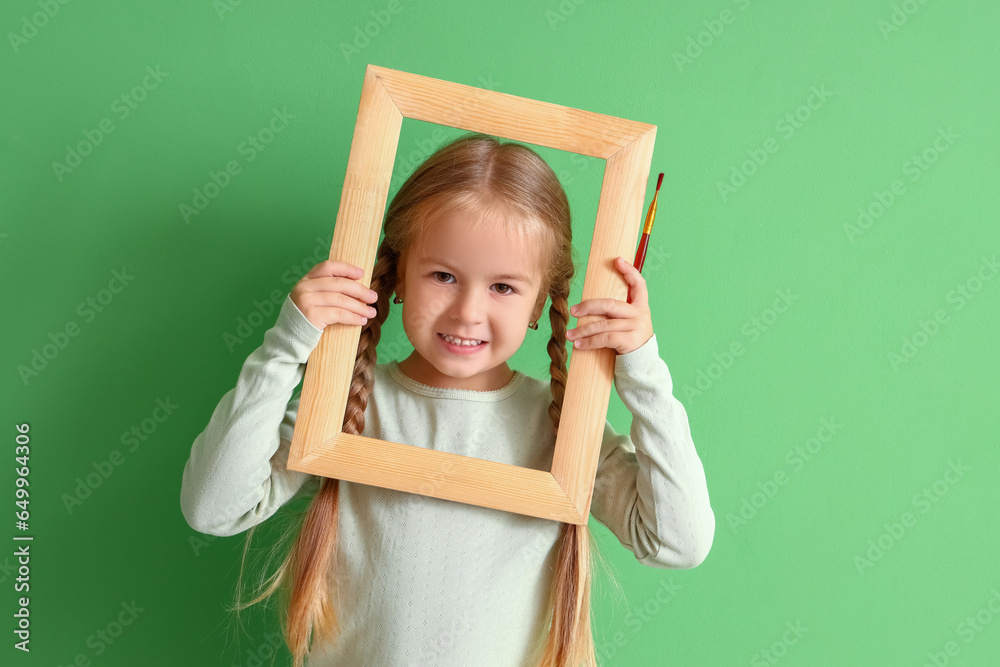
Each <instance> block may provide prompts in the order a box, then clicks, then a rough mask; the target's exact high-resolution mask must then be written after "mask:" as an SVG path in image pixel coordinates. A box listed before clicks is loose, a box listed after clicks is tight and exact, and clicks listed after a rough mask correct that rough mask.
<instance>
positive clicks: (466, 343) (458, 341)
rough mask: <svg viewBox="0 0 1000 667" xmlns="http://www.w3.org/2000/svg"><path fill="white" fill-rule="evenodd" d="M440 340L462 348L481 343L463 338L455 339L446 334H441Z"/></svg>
mask: <svg viewBox="0 0 1000 667" xmlns="http://www.w3.org/2000/svg"><path fill="white" fill-rule="evenodd" d="M441 337H442V338H444V339H445V340H446V341H448V342H449V343H451V344H452V345H462V346H464V347H471V346H473V345H479V344H480V343H482V342H483V341H481V340H465V339H463V338H455V337H454V336H449V335H448V334H442V335H441Z"/></svg>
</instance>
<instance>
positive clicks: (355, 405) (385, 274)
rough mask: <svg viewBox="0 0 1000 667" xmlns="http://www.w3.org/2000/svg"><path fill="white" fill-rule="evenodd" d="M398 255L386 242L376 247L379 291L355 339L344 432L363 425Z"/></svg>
mask: <svg viewBox="0 0 1000 667" xmlns="http://www.w3.org/2000/svg"><path fill="white" fill-rule="evenodd" d="M398 257H399V255H398V253H396V252H395V251H393V250H392V249H390V248H389V246H388V244H386V242H385V241H383V242H382V244H381V245H380V246H379V249H378V261H376V263H375V268H374V269H373V270H372V282H371V289H372V290H374V291H375V292H376V293H377V294H378V301H376V302H375V310H376V311H378V312H377V313H376V315H375V317H374V319H371V320H368V323H367V324H365V326H364V327H363V328H362V329H361V337H360V338H359V339H358V356H357V358H356V359H355V361H354V378H353V379H352V380H351V391H350V393H349V394H348V399H347V409H346V410H345V411H344V427H343V431H344V433H351V434H354V435H359V434H360V433H361V431H363V430H364V428H365V408H367V407H368V396H369V395H371V391H372V385H373V384H374V383H375V374H374V368H375V362H376V360H377V355H376V347H377V346H378V341H379V339H380V338H381V337H382V324H383V323H384V322H385V318H386V317H387V316H388V315H389V297H390V296H392V292H393V290H394V289H395V288H396V260H397V259H398Z"/></svg>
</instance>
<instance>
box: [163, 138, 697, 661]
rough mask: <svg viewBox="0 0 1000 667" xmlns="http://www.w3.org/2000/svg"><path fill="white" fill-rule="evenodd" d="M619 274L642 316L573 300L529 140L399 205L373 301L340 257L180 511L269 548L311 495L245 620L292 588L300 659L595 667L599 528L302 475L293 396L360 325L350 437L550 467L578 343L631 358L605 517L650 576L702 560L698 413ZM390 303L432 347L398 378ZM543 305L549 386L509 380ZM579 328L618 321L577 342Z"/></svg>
mask: <svg viewBox="0 0 1000 667" xmlns="http://www.w3.org/2000/svg"><path fill="white" fill-rule="evenodd" d="M615 265H616V267H617V269H618V270H619V271H620V272H621V274H622V276H623V278H624V280H625V281H626V283H627V284H628V285H629V288H630V291H631V295H632V301H631V302H630V303H626V302H623V301H617V300H612V299H593V300H589V301H585V302H583V303H581V304H578V305H576V306H574V307H573V308H569V307H568V303H567V298H568V295H569V290H570V284H571V281H572V278H573V273H574V267H573V262H572V246H571V228H570V211H569V204H568V202H567V199H566V195H565V193H564V191H563V189H562V187H561V186H560V185H559V182H558V180H557V178H556V176H555V174H554V173H553V172H552V170H551V169H550V168H549V167H548V165H547V164H546V163H545V162H544V161H543V160H542V159H541V158H540V157H539V156H538V155H537V154H536V153H535V152H534V151H532V150H531V149H529V148H527V147H526V146H522V145H520V144H516V143H501V142H499V141H497V140H496V139H494V138H491V137H487V136H484V135H467V136H465V137H462V138H460V139H458V140H456V141H454V142H452V143H450V144H448V145H447V146H444V147H443V148H441V149H440V150H438V152H436V153H435V154H434V155H432V156H431V157H430V158H428V160H427V161H426V162H425V163H424V164H422V165H421V166H420V167H418V168H417V170H416V171H415V172H414V173H413V174H412V175H411V176H410V178H409V179H408V180H407V181H406V183H404V184H403V186H402V187H401V188H400V190H399V192H398V194H397V195H396V196H395V197H394V199H393V200H392V202H391V203H390V205H389V208H388V210H387V212H386V219H385V237H384V240H383V241H382V243H381V245H380V247H379V250H378V260H377V262H376V264H375V268H374V270H373V273H372V281H371V289H369V288H368V287H365V286H364V285H362V284H361V283H360V282H358V280H359V279H360V278H361V277H362V273H363V272H362V271H361V269H359V268H357V267H354V266H350V265H347V264H344V263H341V262H336V261H329V260H328V261H324V262H321V263H320V264H318V265H316V267H315V268H313V269H312V270H311V271H309V272H308V273H307V274H306V275H305V276H304V277H303V278H302V279H301V280H300V281H299V282H298V283H297V284H296V285H295V287H294V288H293V289H292V291H291V294H290V295H289V297H288V298H286V300H285V302H284V304H283V305H282V307H281V311H280V313H279V315H278V318H277V322H276V323H275V325H274V327H273V328H272V329H270V330H269V331H268V332H267V333H266V334H265V335H264V342H263V344H262V345H261V347H260V348H258V349H257V350H255V351H254V352H253V353H252V354H251V355H250V356H249V358H248V359H247V360H246V362H245V364H244V365H243V369H242V371H241V373H240V376H239V379H238V380H237V384H236V387H235V389H233V390H231V391H230V392H228V393H227V394H226V395H225V396H223V398H222V401H221V402H220V403H219V406H218V407H217V408H216V409H215V412H214V413H213V414H212V418H211V420H210V421H209V424H208V426H207V428H206V429H205V431H204V432H202V433H201V434H200V435H199V436H198V438H197V439H196V440H195V442H194V445H193V446H192V449H191V457H190V459H189V460H188V462H187V465H186V467H185V469H184V477H183V485H182V489H181V507H182V510H183V512H184V516H185V518H186V519H187V521H188V523H189V524H190V525H191V526H192V527H193V528H194V529H195V530H198V531H201V532H204V533H209V534H213V535H235V534H237V533H240V532H242V531H244V530H247V529H248V528H249V529H251V531H250V534H251V535H252V533H253V530H252V528H253V527H254V526H256V525H257V524H259V523H260V522H262V521H264V520H265V519H267V518H268V517H270V516H271V515H272V514H274V513H275V512H276V511H277V510H278V509H279V508H281V507H282V505H284V504H285V503H287V502H289V501H290V500H291V499H293V497H299V496H306V497H312V500H311V503H310V505H309V509H308V511H307V512H306V514H305V517H304V519H303V522H302V526H301V529H300V530H299V533H298V537H297V539H296V541H295V543H294V545H293V546H292V548H291V551H290V553H289V554H288V556H287V559H286V560H285V562H284V564H283V565H282V566H281V568H280V569H278V571H277V572H275V573H274V575H273V576H272V577H271V578H270V580H269V582H267V584H265V590H264V591H263V592H262V593H261V595H259V596H258V597H257V598H256V599H254V600H252V601H250V602H249V603H248V604H246V605H238V608H243V607H245V606H249V605H250V604H254V603H256V602H258V601H260V600H262V599H265V598H266V597H268V596H270V595H271V594H272V593H274V592H275V591H276V590H278V589H279V587H281V586H282V585H284V586H285V588H283V589H282V590H285V591H286V592H287V614H286V615H285V619H284V632H285V640H286V642H287V643H288V646H289V650H290V651H291V653H292V655H293V656H294V659H295V666H296V667H299V666H300V665H302V663H303V660H304V659H305V658H308V662H307V664H308V665H310V666H311V667H334V666H337V667H409V666H413V667H417V666H425V665H435V666H454V667H470V666H479V665H483V666H490V667H522V666H525V665H530V666H535V665H542V666H545V667H577V666H578V665H581V664H583V665H594V664H595V653H594V643H593V637H592V633H591V627H590V599H589V598H590V567H589V554H590V537H589V532H588V530H587V526H586V525H582V526H578V525H572V524H560V523H557V522H554V521H551V520H547V519H539V518H534V517H528V516H524V515H518V514H513V513H509V512H504V511H501V510H495V509H488V508H483V507H478V506H473V505H466V504H463V503H456V502H451V501H447V500H441V499H437V498H433V497H429V496H420V495H415V494H408V493H404V492H400V491H394V490H390V489H383V488H379V487H374V486H368V485H363V484H355V483H351V482H345V481H338V480H334V479H329V478H323V477H318V476H315V475H309V474H306V473H300V472H296V471H291V470H287V469H286V464H287V459H288V449H289V445H290V442H291V439H292V432H293V428H294V426H295V416H296V413H297V409H298V404H299V398H298V397H295V398H292V392H293V391H294V390H295V388H296V386H297V385H298V383H299V382H300V381H301V379H302V377H303V373H304V364H305V363H306V361H307V360H308V358H309V354H310V352H311V351H312V350H313V348H314V347H315V346H316V345H317V343H318V342H319V339H320V337H321V335H322V333H323V330H324V328H325V327H326V326H328V325H330V324H347V325H355V326H357V325H360V326H362V327H363V328H362V331H361V339H360V343H359V346H358V356H357V361H356V365H355V370H354V381H353V383H352V387H351V396H350V398H349V400H348V407H347V414H346V416H345V420H344V431H345V432H349V433H359V434H361V435H364V436H366V437H373V438H378V439H381V440H387V441H393V442H401V443H406V444H410V445H416V446H421V447H427V448H431V449H438V450H444V451H450V452H453V453H456V454H462V455H465V456H471V457H475V458H480V459H486V460H490V461H497V462H501V463H508V464H511V465H516V466H521V467H526V468H534V469H540V470H548V469H550V467H551V464H552V454H553V451H554V445H555V433H556V429H557V428H558V426H559V415H560V410H561V406H562V399H563V393H564V389H565V382H566V367H567V357H568V355H567V349H566V346H567V340H569V341H571V342H572V344H573V346H574V347H575V348H577V349H588V348H600V347H606V348H613V349H614V350H615V351H616V352H617V357H616V361H615V386H616V389H617V392H618V395H619V396H620V397H621V399H622V401H623V403H624V404H625V406H626V407H627V408H628V409H629V411H630V412H631V413H632V427H631V432H630V436H626V435H623V434H622V435H619V434H617V433H616V432H615V431H614V430H613V429H612V428H611V426H610V425H606V427H605V432H604V440H603V444H602V448H601V453H600V458H599V464H598V469H597V478H596V483H595V487H594V493H593V500H592V504H591V513H592V514H593V516H594V518H595V519H597V520H598V521H599V522H601V523H602V524H603V525H605V526H607V527H608V528H609V529H610V530H611V532H612V533H614V535H615V536H617V538H618V539H619V540H620V541H621V543H622V545H624V546H625V548H627V549H629V550H630V551H632V552H633V553H634V554H635V556H636V558H637V559H638V560H639V562H640V563H643V564H645V565H649V566H652V567H660V568H688V567H695V566H696V565H698V564H700V563H701V562H702V561H703V560H704V559H705V556H706V555H707V553H708V550H709V549H710V547H711V545H712V540H713V536H714V531H715V516H714V514H713V512H712V509H711V506H710V504H709V498H708V489H707V486H706V482H705V473H704V470H703V468H702V464H701V460H700V459H699V458H698V454H697V452H696V451H695V448H694V444H693V443H692V441H691V433H690V428H689V425H688V419H687V414H686V412H685V410H684V407H683V406H682V405H681V404H680V403H679V402H678V401H677V399H676V398H674V397H673V395H672V381H671V378H670V374H669V373H668V371H667V366H666V364H665V363H664V362H663V361H662V360H661V359H660V357H659V355H658V351H657V342H656V337H655V336H654V335H653V329H652V322H651V319H650V313H649V307H648V296H647V292H646V283H645V281H644V280H643V278H642V276H641V275H640V274H639V272H638V271H636V270H635V269H634V268H633V267H632V266H631V265H630V264H629V263H628V262H626V261H625V260H624V259H622V258H618V259H616V260H615ZM390 301H392V302H393V303H396V304H402V320H403V328H404V330H405V332H406V336H407V337H408V338H409V340H410V342H411V343H412V344H413V353H412V354H411V355H409V356H408V357H407V358H405V359H403V360H402V361H399V362H396V361H390V362H388V363H385V364H378V365H377V364H376V356H375V349H376V345H377V343H378V340H379V334H380V331H381V327H382V324H383V322H384V321H385V319H386V316H387V314H388V311H389V307H390ZM546 301H548V302H549V304H550V305H549V309H548V313H549V320H550V322H551V329H552V336H551V338H550V340H549V341H548V352H549V356H550V358H551V366H550V376H551V381H550V382H543V381H540V380H536V379H534V378H531V377H528V376H525V375H523V374H521V373H520V372H518V371H515V370H512V369H511V368H510V367H509V366H508V364H507V361H508V359H510V357H511V356H512V355H513V354H514V353H515V352H516V351H517V349H518V348H519V347H520V346H521V343H522V342H523V341H524V339H525V337H526V335H528V329H535V328H537V326H538V324H537V323H538V319H539V317H540V316H541V314H542V311H543V308H544V306H545V303H546ZM371 304H374V306H372V305H371ZM570 315H573V316H575V317H583V316H588V315H597V316H599V318H598V319H597V320H595V321H594V322H593V323H591V324H587V325H584V326H580V327H577V328H575V329H570V330H569V331H567V330H566V327H567V324H568V322H569V317H570ZM289 399H291V400H289Z"/></svg>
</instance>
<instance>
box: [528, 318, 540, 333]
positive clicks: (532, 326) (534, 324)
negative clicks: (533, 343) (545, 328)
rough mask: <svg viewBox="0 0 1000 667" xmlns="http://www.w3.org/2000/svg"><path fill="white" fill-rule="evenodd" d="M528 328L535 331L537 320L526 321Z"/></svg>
mask: <svg viewBox="0 0 1000 667" xmlns="http://www.w3.org/2000/svg"><path fill="white" fill-rule="evenodd" d="M528 328H529V329H534V330H535V331H537V330H538V321H537V320H536V321H534V322H528Z"/></svg>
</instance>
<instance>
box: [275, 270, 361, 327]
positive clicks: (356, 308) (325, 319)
mask: <svg viewBox="0 0 1000 667" xmlns="http://www.w3.org/2000/svg"><path fill="white" fill-rule="evenodd" d="M362 277H364V271H362V270H361V269H360V268H358V267H356V266H354V265H352V264H348V263H346V262H338V261H334V260H330V259H328V260H325V261H322V262H320V263H319V264H317V265H316V266H314V267H313V268H312V270H310V271H309V273H307V274H306V275H304V276H302V279H301V280H299V282H297V283H296V284H295V287H293V288H292V294H291V296H292V302H293V303H294V304H295V305H296V307H297V308H298V309H299V310H300V311H302V314H303V315H305V316H306V319H308V320H309V321H310V322H312V323H313V324H314V325H315V326H316V327H317V328H319V329H325V328H326V326H327V325H328V324H354V325H363V324H365V323H367V322H368V318H370V317H375V309H374V308H372V307H371V306H369V305H368V304H370V303H375V301H377V300H378V294H376V293H375V291H374V290H371V289H368V288H367V287H365V286H364V285H362V284H361V283H359V282H358V280H359V279H361V278H362Z"/></svg>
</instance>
